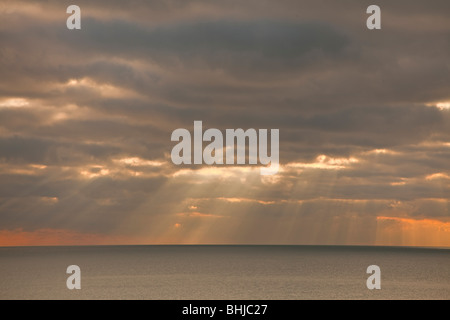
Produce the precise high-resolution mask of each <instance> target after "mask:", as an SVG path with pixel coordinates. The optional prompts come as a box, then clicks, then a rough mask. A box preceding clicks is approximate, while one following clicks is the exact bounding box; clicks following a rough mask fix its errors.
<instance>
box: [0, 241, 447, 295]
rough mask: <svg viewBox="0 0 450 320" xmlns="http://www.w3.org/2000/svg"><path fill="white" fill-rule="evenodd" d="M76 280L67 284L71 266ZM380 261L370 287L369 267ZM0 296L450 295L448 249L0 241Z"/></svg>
mask: <svg viewBox="0 0 450 320" xmlns="http://www.w3.org/2000/svg"><path fill="white" fill-rule="evenodd" d="M71 265H76V266H78V267H79V268H80V273H79V275H80V277H79V280H80V286H81V289H72V290H70V289H68V287H67V279H68V277H70V276H71V274H68V273H67V268H68V266H71ZM371 265H376V266H378V267H379V268H380V273H379V274H380V277H379V279H380V289H369V288H368V287H367V279H368V278H369V277H370V276H371V274H369V273H367V268H368V267H369V266H371ZM0 299H2V300H19V299H38V300H61V299H63V300H71V299H88V300H103V299H113V300H118V299H120V300H122V299H125V300H128V299H133V300H135V299H139V300H141V299H144V300H210V299H214V300H241V299H242V300H310V299H314V300H316V299H319V300H323V299H327V300H328V299H337V300H347V299H357V300H360V299H361V300H366V299H369V300H378V299H381V300H404V299H408V300H409V299H413V300H423V299H432V300H442V299H444V300H449V299H450V249H446V248H441V249H438V248H413V247H376V246H261V245H254V246H253V245H248V246H244V245H236V246H228V245H179V246H177V245H160V246H153V245H150V246H146V245H141V246H67V247H62V246H61V247H59V246H55V247H2V248H0Z"/></svg>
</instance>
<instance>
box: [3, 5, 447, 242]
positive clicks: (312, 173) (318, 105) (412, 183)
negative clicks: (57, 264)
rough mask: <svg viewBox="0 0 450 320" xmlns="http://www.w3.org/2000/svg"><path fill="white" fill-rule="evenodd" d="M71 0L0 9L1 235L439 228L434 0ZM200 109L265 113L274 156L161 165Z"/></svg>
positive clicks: (253, 235) (246, 119) (306, 238)
mask: <svg viewBox="0 0 450 320" xmlns="http://www.w3.org/2000/svg"><path fill="white" fill-rule="evenodd" d="M66 4H67V5H69V4H71V3H69V2H64V1H63V2H61V1H46V2H31V1H15V2H8V4H7V6H6V10H4V11H2V13H0V18H1V19H2V22H3V23H2V24H1V26H0V38H1V39H2V46H1V47H0V73H1V74H2V79H1V80H0V225H1V226H2V229H3V231H2V232H3V233H2V235H3V239H7V238H8V237H11V239H12V238H14V239H17V241H16V242H17V243H31V242H33V241H41V242H42V243H48V242H46V240H44V238H46V237H48V239H53V240H54V242H58V241H59V242H61V243H68V242H67V241H69V242H70V243H72V242H76V241H77V240H76V239H79V238H80V237H82V236H78V235H86V237H87V238H89V239H93V241H94V240H95V241H94V242H96V241H98V243H109V242H110V240H111V241H112V242H114V241H118V242H121V241H122V242H123V243H131V242H133V241H135V242H139V243H308V244H314V243H316V244H318V243H320V244H345V243H352V244H385V243H401V244H420V243H421V242H420V239H419V238H414V237H413V236H412V233H411V236H408V237H407V239H406V238H405V239H403V240H401V241H400V238H399V237H400V236H399V234H401V232H402V230H403V229H404V226H405V225H406V224H408V223H412V224H413V225H415V226H417V230H419V229H420V230H421V231H420V232H419V233H420V234H421V237H423V239H424V242H423V243H425V244H430V243H433V244H440V245H448V240H447V238H446V236H445V235H444V236H442V237H440V238H435V237H431V234H432V232H434V231H433V230H434V229H433V228H432V227H428V226H429V225H430V224H429V221H431V220H433V221H439V222H441V223H443V224H445V223H447V222H448V221H447V220H448V217H449V197H448V195H449V194H450V181H449V179H447V178H446V177H447V176H448V175H449V174H448V172H449V171H450V168H449V164H448V159H449V157H450V111H449V110H448V108H446V107H445V106H446V105H447V104H448V102H449V101H450V95H449V92H450V86H449V83H450V73H449V72H448V71H449V67H450V66H449V64H448V52H449V50H450V47H449V43H448V41H447V40H448V36H449V32H448V30H449V22H448V17H447V15H446V12H448V7H449V3H448V1H438V0H436V1H435V2H433V6H430V5H428V4H425V3H423V2H421V1H407V2H406V1H396V2H395V3H393V2H392V3H391V2H389V3H388V2H386V3H384V4H382V10H383V13H382V14H383V22H382V23H383V29H382V30H381V32H370V31H368V30H367V29H366V28H365V17H366V14H365V8H366V7H367V6H368V5H369V4H371V3H369V2H367V6H365V3H360V4H358V5H355V4H352V3H350V2H346V3H339V4H337V3H335V2H331V1H317V2H311V1H308V2H304V1H294V2H292V1H281V2H278V1H277V2H274V1H265V0H262V1H260V0H258V1H256V0H255V1H253V0H250V1H245V2H242V1H234V0H233V1H227V2H210V1H164V2H161V1H146V2H142V1H130V2H128V3H127V8H126V9H124V7H123V3H122V2H121V1H95V2H92V1H82V0H80V2H79V3H78V5H80V7H81V8H82V29H81V30H79V31H69V30H67V29H66V28H65V19H66V17H67V14H66V13H65V9H66V7H67V5H66ZM417 21H420V23H417ZM194 120H202V121H203V124H204V127H205V128H206V127H208V128H219V129H220V130H225V129H227V128H243V129H247V128H267V129H272V128H276V129H279V130H280V170H279V173H278V174H277V175H276V176H274V177H261V176H260V175H259V168H257V167H253V166H242V167H233V166H212V167H205V166H190V167H186V166H175V165H173V164H172V163H171V162H170V151H171V148H172V147H173V143H172V142H171V141H170V134H171V132H172V131H173V130H175V129H177V128H187V129H188V130H192V129H193V121H194ZM193 208H195V209H193ZM180 213H182V214H181V215H180ZM212 217H220V219H211V218H212ZM377 217H382V218H379V219H378V218H377ZM401 219H406V220H401ZM408 219H409V220H408ZM410 220H411V221H413V222H408V223H406V222H405V221H410ZM405 223H406V224H405ZM388 224H393V225H395V227H393V229H389V228H390V227H389V226H388ZM419 225H422V227H420V226H419ZM174 226H177V227H174ZM430 226H431V225H430ZM425 229H426V230H425ZM42 230H46V231H42ZM55 230H56V231H55ZM58 230H63V231H61V232H62V233H64V234H71V233H73V236H68V238H67V239H69V240H67V241H66V240H64V239H66V238H64V237H59V236H56V235H55V234H54V232H56V233H58V232H59V231H58ZM392 230H393V231H392ZM408 230H409V229H408ZM62 233H61V234H62ZM36 234H41V235H42V236H39V237H37V236H36ZM440 234H441V235H442V233H440ZM90 235H92V237H91V236H90ZM102 236H104V237H105V238H104V239H106V240H105V241H103V240H101V239H100V238H101V237H102ZM21 237H22V238H23V239H28V240H27V241H25V242H23V241H22V242H20V241H21V240H20V239H22V238H21ZM114 237H116V238H114ZM430 237H431V238H430ZM113 238H114V239H116V240H113ZM39 239H40V240H39ZM58 239H59V240H58ZM389 239H393V240H392V241H391V240H389ZM19 240H20V241H19ZM53 240H52V241H53ZM394 240H395V241H394ZM49 241H50V240H49ZM71 241H72V242H71ZM80 241H81V240H80ZM80 243H81V242H80Z"/></svg>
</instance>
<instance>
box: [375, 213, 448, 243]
mask: <svg viewBox="0 0 450 320" xmlns="http://www.w3.org/2000/svg"><path fill="white" fill-rule="evenodd" d="M376 245H388V246H389V245H393V246H432V247H450V222H444V221H440V220H434V219H411V218H401V217H383V216H381V217H377V237H376Z"/></svg>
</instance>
